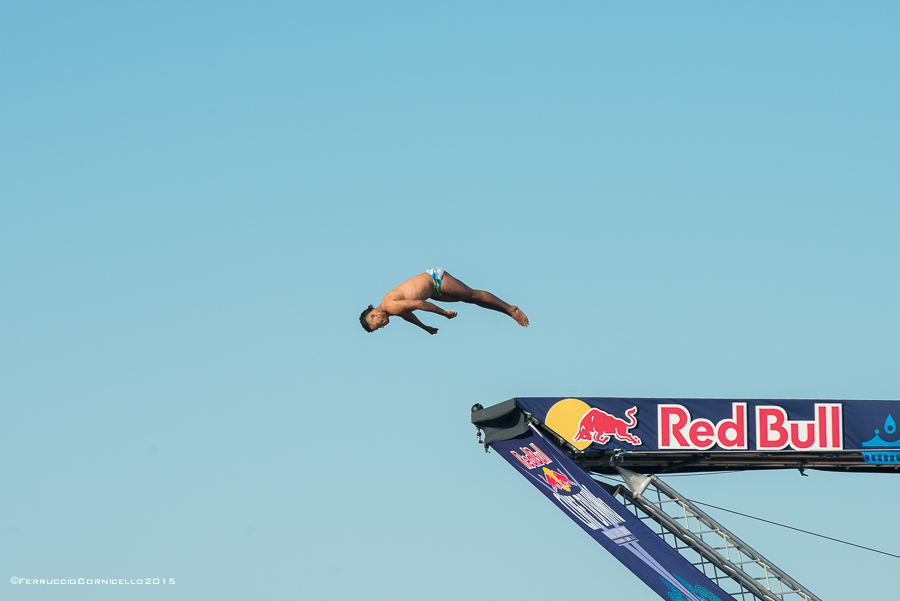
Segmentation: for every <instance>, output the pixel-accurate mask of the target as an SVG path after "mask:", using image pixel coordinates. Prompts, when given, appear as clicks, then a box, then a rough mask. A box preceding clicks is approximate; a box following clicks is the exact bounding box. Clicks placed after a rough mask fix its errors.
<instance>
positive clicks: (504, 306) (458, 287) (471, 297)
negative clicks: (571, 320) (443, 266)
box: [434, 271, 528, 327]
mask: <svg viewBox="0 0 900 601" xmlns="http://www.w3.org/2000/svg"><path fill="white" fill-rule="evenodd" d="M441 292H442V293H443V294H442V295H441V296H438V297H436V298H435V299H434V300H436V301H439V302H440V301H443V300H444V296H445V295H446V296H447V297H448V299H447V300H448V301H449V302H453V301H462V302H464V303H469V304H472V305H478V306H479V307H484V308H485V309H492V310H494V311H499V312H500V313H506V314H507V315H509V316H510V317H512V318H513V319H515V320H516V322H517V323H518V324H519V325H520V326H524V327H527V326H528V318H527V317H525V314H524V313H522V310H521V309H519V308H518V307H517V306H515V305H510V304H508V303H505V302H503V301H502V300H500V299H499V298H497V297H496V296H494V295H493V294H491V293H490V292H487V291H485V290H475V289H474V288H469V287H468V286H466V285H465V284H464V283H463V282H462V281H461V280H458V279H456V278H455V277H453V276H452V275H450V274H449V273H447V272H446V271H445V272H444V278H443V280H442V281H441ZM451 299H452V300H451Z"/></svg>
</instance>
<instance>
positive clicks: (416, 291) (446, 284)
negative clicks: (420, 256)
mask: <svg viewBox="0 0 900 601" xmlns="http://www.w3.org/2000/svg"><path fill="white" fill-rule="evenodd" d="M428 299H431V300H436V301H440V302H442V303H455V302H463V303H470V304H473V305H478V306H479V307H484V308H485V309H493V310H494V311H499V312H500V313H506V314H507V315H509V316H510V317H512V318H513V319H515V320H516V323H518V324H519V325H520V326H522V327H524V328H527V327H528V318H527V317H525V314H524V313H522V310H521V309H519V308H518V307H517V306H515V305H508V304H506V303H505V302H503V301H502V300H500V299H499V298H497V297H496V296H494V295H493V294H491V293H490V292H485V291H484V290H473V289H472V288H469V287H468V286H466V285H465V284H464V283H462V282H461V281H459V280H457V279H456V278H455V277H453V276H452V275H450V274H449V273H447V272H446V271H444V270H443V269H441V268H440V267H432V268H431V269H429V270H427V271H426V272H425V273H420V274H419V275H417V276H416V277H414V278H410V279H408V280H406V281H405V282H403V283H402V284H400V285H399V286H397V287H396V288H394V289H393V290H391V291H390V292H388V293H387V294H386V295H385V297H384V299H382V301H381V304H380V305H378V306H377V307H373V306H372V305H369V307H368V308H367V309H366V310H365V311H363V312H362V314H361V315H360V316H359V323H361V324H362V327H363V329H364V330H365V331H366V332H374V331H375V330H380V329H381V328H383V327H384V326H386V325H387V324H388V322H389V321H390V318H391V317H392V316H394V315H397V316H399V317H402V318H403V319H404V320H406V321H408V322H409V323H411V324H414V325H417V326H419V327H420V328H422V329H423V330H425V331H426V332H428V333H429V334H437V331H438V329H437V328H432V327H429V326H426V325H425V324H424V323H422V322H421V321H419V318H418V317H416V316H415V314H414V313H413V311H429V312H431V313H437V314H438V315H443V316H444V317H446V318H447V319H453V318H454V317H456V311H444V310H443V309H441V308H440V307H438V306H437V305H435V304H434V303H430V302H428Z"/></svg>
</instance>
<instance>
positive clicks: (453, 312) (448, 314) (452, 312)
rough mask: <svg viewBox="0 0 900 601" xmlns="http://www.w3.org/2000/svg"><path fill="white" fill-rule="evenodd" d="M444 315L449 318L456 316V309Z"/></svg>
mask: <svg viewBox="0 0 900 601" xmlns="http://www.w3.org/2000/svg"><path fill="white" fill-rule="evenodd" d="M444 317H446V318H447V319H453V318H454V317H456V311H447V312H446V313H444Z"/></svg>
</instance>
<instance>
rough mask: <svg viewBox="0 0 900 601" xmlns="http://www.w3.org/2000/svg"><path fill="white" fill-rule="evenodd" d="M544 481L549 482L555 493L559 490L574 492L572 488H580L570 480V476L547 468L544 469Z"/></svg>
mask: <svg viewBox="0 0 900 601" xmlns="http://www.w3.org/2000/svg"><path fill="white" fill-rule="evenodd" d="M544 479H545V480H546V481H547V484H549V485H550V486H551V487H552V488H553V492H556V491H557V490H564V491H566V492H572V487H573V486H578V483H577V482H574V481H572V480H569V478H568V476H566V475H565V474H560V473H559V472H554V471H553V470H551V469H547V468H546V467H545V468H544Z"/></svg>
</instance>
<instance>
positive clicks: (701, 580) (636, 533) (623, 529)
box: [472, 397, 900, 601]
mask: <svg viewBox="0 0 900 601" xmlns="http://www.w3.org/2000/svg"><path fill="white" fill-rule="evenodd" d="M894 415H897V416H898V417H900V401H857V400H771V399H740V400H735V399H635V398H600V397H578V398H575V397H540V398H515V399H510V400H508V401H505V402H503V403H499V404H497V405H494V406H491V407H487V408H484V407H482V406H481V405H475V406H474V407H473V408H472V423H473V424H474V425H475V427H476V428H477V431H478V441H479V443H481V444H483V445H484V448H485V451H487V450H489V449H493V450H494V451H496V452H497V454H499V455H500V456H501V457H503V459H505V460H506V461H507V462H508V463H509V464H510V465H511V466H512V467H513V468H514V469H516V470H517V471H518V472H519V473H520V474H522V476H524V477H525V478H526V479H527V480H528V481H529V482H530V483H531V484H532V485H533V486H534V487H535V488H537V489H538V490H539V491H540V492H541V493H543V494H544V496H546V497H547V498H548V499H549V500H550V501H551V502H552V503H553V504H554V505H556V506H557V507H558V508H559V509H560V510H562V511H563V512H564V513H566V515H568V516H569V517H570V518H571V519H572V520H573V521H574V522H575V523H576V524H578V525H579V526H580V527H581V528H582V529H583V530H584V531H585V532H586V533H587V534H588V535H590V536H591V537H592V538H593V539H594V540H596V541H597V542H598V543H599V544H600V545H601V546H603V547H604V548H605V549H606V550H607V551H609V552H610V553H611V554H612V555H613V556H614V557H615V558H616V559H617V560H619V561H620V562H621V563H622V564H624V565H625V566H626V567H627V568H628V569H629V570H630V571H631V572H632V573H633V574H634V575H635V576H637V577H638V578H639V579H640V580H641V581H643V582H644V584H646V585H647V586H649V587H650V588H651V589H652V590H654V591H655V592H656V593H657V594H658V595H659V596H660V597H661V598H663V599H667V600H671V601H750V600H754V599H758V600H762V601H785V600H793V599H797V600H803V601H819V597H817V596H816V595H814V594H813V593H812V592H810V591H809V590H808V589H806V588H805V587H803V586H802V585H800V584H799V583H798V582H796V581H795V580H794V579H792V578H791V577H790V576H788V575H787V574H786V573H785V572H784V571H783V570H781V569H780V568H778V567H777V566H775V565H774V564H773V563H772V562H771V561H769V560H767V559H766V558H765V557H763V556H762V555H761V554H760V553H759V552H757V551H756V550H755V549H753V548H751V547H750V546H749V545H747V544H746V543H744V541H742V540H741V539H740V538H739V537H738V536H736V535H735V534H734V533H732V532H730V531H729V530H727V529H726V528H725V527H724V526H723V525H722V524H720V523H718V522H717V521H716V520H714V519H713V518H712V517H710V516H709V515H707V514H706V513H704V512H703V511H702V510H701V509H700V508H699V507H697V506H696V504H694V503H693V502H691V501H690V500H688V499H686V498H684V497H683V496H682V495H680V494H679V493H678V492H677V491H676V490H674V489H673V488H671V487H670V486H668V484H666V483H665V482H663V481H662V480H661V479H660V478H659V477H658V476H657V475H660V474H671V473H679V472H681V473H684V472H703V471H707V472H708V471H720V470H728V471H733V470H761V469H799V470H801V471H803V470H806V469H818V470H829V471H846V472H851V471H852V472H890V473H896V472H897V471H898V470H900V432H897V425H896V423H895V422H894V417H893V416H894ZM609 475H615V476H619V477H620V478H621V482H622V483H621V484H615V485H614V484H610V483H608V482H604V481H601V480H599V479H598V478H601V477H604V476H609Z"/></svg>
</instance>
